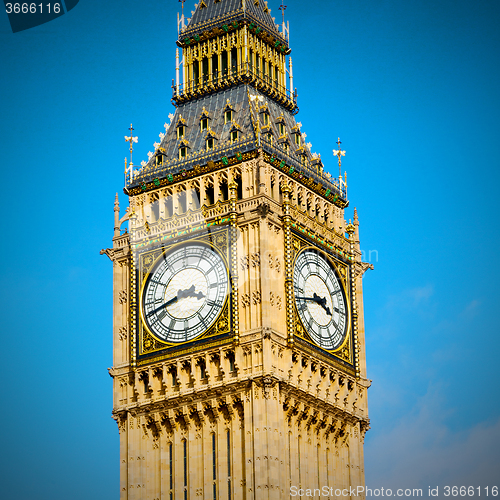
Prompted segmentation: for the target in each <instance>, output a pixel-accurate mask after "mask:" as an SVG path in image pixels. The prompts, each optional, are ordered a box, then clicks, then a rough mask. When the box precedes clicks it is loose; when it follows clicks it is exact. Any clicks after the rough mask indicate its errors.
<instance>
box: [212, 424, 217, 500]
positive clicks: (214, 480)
mask: <svg viewBox="0 0 500 500" xmlns="http://www.w3.org/2000/svg"><path fill="white" fill-rule="evenodd" d="M212 489H213V497H214V500H217V451H216V448H215V433H213V434H212Z"/></svg>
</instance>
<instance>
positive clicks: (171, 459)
mask: <svg viewBox="0 0 500 500" xmlns="http://www.w3.org/2000/svg"><path fill="white" fill-rule="evenodd" d="M168 463H169V473H170V481H169V490H170V493H169V497H170V500H173V498H174V469H173V467H174V456H173V447H172V443H170V444H169V445H168Z"/></svg>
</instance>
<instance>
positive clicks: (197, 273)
mask: <svg viewBox="0 0 500 500" xmlns="http://www.w3.org/2000/svg"><path fill="white" fill-rule="evenodd" d="M228 291H229V280H228V275H227V270H226V266H225V265H224V262H223V260H222V258H221V257H220V255H219V254H217V253H216V252H215V251H213V250H212V249H211V248H209V247H207V246H205V245H197V244H191V245H185V246H181V247H178V248H177V249H175V250H173V251H172V252H170V253H168V254H166V255H165V256H164V258H162V259H161V260H160V261H159V263H158V264H157V265H156V267H155V268H154V269H153V271H152V273H151V274H150V276H149V277H148V279H147V281H146V284H145V286H144V290H143V294H142V313H143V318H144V322H145V323H146V325H147V326H148V328H149V330H150V331H151V333H152V334H153V335H155V336H156V337H158V338H159V339H160V340H163V341H166V342H173V343H180V342H187V341H190V340H193V339H195V338H196V337H198V336H199V335H201V334H202V333H203V332H205V331H206V330H208V328H210V326H211V325H212V324H213V323H214V321H215V320H216V319H217V317H218V315H219V313H220V312H221V310H222V308H223V306H224V303H225V301H226V298H227V295H228Z"/></svg>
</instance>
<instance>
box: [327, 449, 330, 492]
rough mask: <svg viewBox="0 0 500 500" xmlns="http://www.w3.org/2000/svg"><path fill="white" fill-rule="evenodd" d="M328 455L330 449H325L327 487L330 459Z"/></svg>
mask: <svg viewBox="0 0 500 500" xmlns="http://www.w3.org/2000/svg"><path fill="white" fill-rule="evenodd" d="M329 453H330V448H327V449H326V484H327V485H328V486H329V485H330V478H329V475H330V459H329V457H328V454H329Z"/></svg>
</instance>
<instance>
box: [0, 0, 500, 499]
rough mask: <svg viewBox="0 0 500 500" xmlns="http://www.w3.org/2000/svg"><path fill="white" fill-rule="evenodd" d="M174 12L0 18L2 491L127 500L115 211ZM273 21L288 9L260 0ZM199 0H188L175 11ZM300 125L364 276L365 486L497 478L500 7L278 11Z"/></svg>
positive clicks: (162, 88)
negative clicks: (118, 417) (20, 25)
mask: <svg viewBox="0 0 500 500" xmlns="http://www.w3.org/2000/svg"><path fill="white" fill-rule="evenodd" d="M179 5H180V4H179V3H178V2H177V1H174V0H169V1H168V2H167V1H159V0H151V1H148V2H139V1H133V0H121V1H118V0H110V1H107V2H102V1H97V0H81V1H80V3H79V4H78V6H77V7H75V8H74V9H73V10H72V11H71V12H69V13H68V14H66V15H64V16H62V17H60V18H59V19H57V20H55V21H53V22H50V23H48V24H45V25H43V26H40V27H38V28H34V29H31V30H28V31H24V32H20V33H17V34H12V33H11V32H10V27H9V24H8V20H7V16H6V15H3V14H2V15H0V40H1V47H2V51H1V56H0V62H1V66H0V67H1V71H0V99H1V107H0V109H1V117H2V119H1V121H0V144H1V149H0V161H1V169H2V170H1V171H2V176H3V181H2V182H3V189H2V211H1V213H2V216H1V221H2V224H1V228H2V242H3V244H2V260H1V262H2V264H1V274H0V280H1V286H0V295H1V302H0V304H1V328H2V362H1V364H0V375H1V379H0V380H1V381H2V391H1V393H2V398H1V426H0V449H1V450H2V452H1V453H0V497H1V498H5V499H16V500H45V499H47V500H67V499H68V498H71V499H72V500H80V499H81V500H88V499H93V500H101V499H102V500H104V499H106V500H108V499H118V497H119V488H118V466H119V461H118V456H119V451H118V430H117V428H116V424H115V423H114V422H113V421H112V420H111V418H110V413H111V406H112V399H111V394H112V383H111V378H110V377H109V376H108V374H107V372H106V368H107V367H108V366H111V364H112V352H111V340H112V339H111V334H112V310H111V306H112V304H111V287H112V282H111V275H112V267H111V263H110V262H109V260H108V259H107V257H105V256H100V255H99V250H100V249H101V248H105V247H107V246H110V245H111V241H110V239H111V237H112V230H113V201H114V195H115V192H117V191H118V192H120V201H121V203H122V210H123V209H124V207H125V206H126V202H127V200H126V197H125V196H124V195H123V193H122V192H121V189H122V186H123V160H124V158H125V156H127V154H128V148H127V144H126V143H125V141H124V139H123V137H124V135H125V134H126V133H127V132H128V130H127V129H128V127H129V125H130V123H131V122H132V123H133V124H134V128H135V132H136V134H137V135H138V136H139V143H138V144H137V146H136V149H135V152H134V158H135V160H136V163H139V162H140V160H142V159H146V154H147V152H148V151H149V150H151V149H152V148H153V143H154V142H155V141H156V140H158V134H159V133H160V132H162V130H163V123H164V122H165V121H167V115H168V113H170V112H172V110H173V107H172V105H171V104H170V97H171V89H170V85H171V80H172V78H173V77H174V74H175V68H174V55H175V43H174V42H175V39H176V12H177V9H178V7H179ZM269 5H270V7H271V8H272V11H273V15H276V18H277V19H280V16H281V13H280V12H279V11H278V7H279V2H278V1H275V0H272V1H270V2H269ZM191 9H194V3H190V2H186V10H187V12H189V11H190V10H191ZM286 15H287V16H286V17H287V19H288V20H289V21H290V25H291V44H292V50H293V53H292V57H293V62H294V72H295V85H296V86H297V88H298V91H299V105H300V108H301V111H300V113H299V115H298V120H300V121H302V123H303V131H304V132H306V133H307V134H308V141H309V140H310V141H311V142H312V144H313V151H317V152H318V153H321V154H322V158H323V160H324V163H325V164H326V166H327V168H328V169H329V170H330V171H331V172H332V173H334V174H335V172H336V171H337V170H336V163H335V160H334V158H333V156H332V153H331V150H332V149H333V147H334V146H335V141H336V140H337V137H338V136H340V137H341V140H342V142H343V144H342V147H343V148H344V149H345V150H346V151H347V154H346V157H345V158H344V162H343V165H344V166H345V168H346V170H347V172H348V183H349V198H350V201H351V206H350V207H349V209H348V210H347V218H349V217H352V210H353V208H354V206H356V207H357V208H358V212H359V218H360V222H361V226H360V230H361V238H362V248H363V250H364V251H365V252H366V253H367V256H368V253H369V251H370V250H372V253H371V260H372V263H373V264H374V265H375V270H374V271H368V272H367V274H366V275H365V282H364V291H365V314H366V332H367V333H366V340H367V356H368V373H369V378H371V379H373V386H372V388H371V389H370V392H369V403H370V416H371V419H372V430H370V431H369V433H368V434H367V437H366V449H365V452H366V464H365V468H366V478H367V482H368V483H369V485H370V486H372V487H384V488H389V487H396V486H402V487H408V488H413V487H424V488H427V486H429V485H432V486H436V485H441V486H442V485H444V484H450V485H452V484H458V485H460V484H466V485H469V484H472V485H476V486H477V485H483V486H487V485H489V486H493V485H494V484H497V485H498V483H499V482H500V477H499V476H500V475H499V473H498V471H499V470H500V452H499V445H500V397H499V385H498V384H499V382H498V370H497V363H498V361H497V358H498V351H499V333H500V331H499V330H500V327H499V321H498V311H499V291H498V283H499V278H500V271H499V267H500V266H499V265H498V262H497V257H496V251H497V250H498V248H499V243H500V238H499V224H498V216H499V214H500V210H499V208H500V207H499V200H498V194H497V191H498V183H499V181H500V176H499V167H500V160H499V158H500V124H499V123H500V122H499V117H500V91H499V89H500V29H499V25H500V3H499V2H498V1H487V0H483V1H480V2H473V3H471V2H469V1H465V0H433V1H430V0H419V1H416V0H404V1H402V0H398V1H396V0H345V1H343V2H340V1H337V2H318V1H309V2H299V1H298V0H290V1H289V2H288V9H287V11H286Z"/></svg>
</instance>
